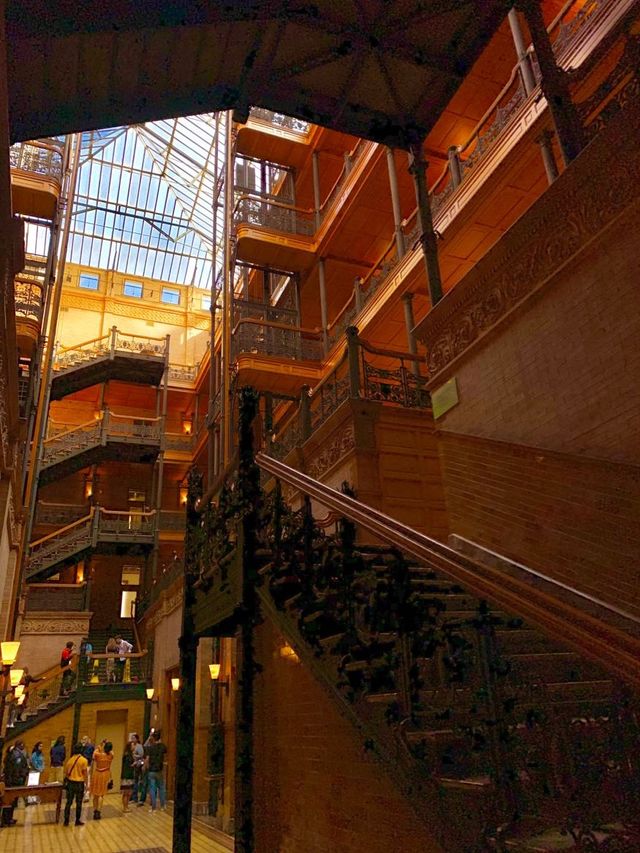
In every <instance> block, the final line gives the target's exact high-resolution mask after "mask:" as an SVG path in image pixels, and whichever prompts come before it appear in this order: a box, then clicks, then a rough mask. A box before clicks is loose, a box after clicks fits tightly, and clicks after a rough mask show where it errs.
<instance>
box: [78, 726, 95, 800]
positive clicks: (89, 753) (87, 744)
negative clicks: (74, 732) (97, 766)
mask: <svg viewBox="0 0 640 853" xmlns="http://www.w3.org/2000/svg"><path fill="white" fill-rule="evenodd" d="M80 743H81V744H82V754H83V755H84V757H85V758H86V759H87V765H88V775H87V784H86V785H85V789H84V801H85V803H86V802H87V801H88V800H89V786H90V784H91V762H92V761H93V753H94V750H95V746H94V745H93V744H92V743H91V738H90V737H89V736H88V735H83V736H82V737H81V739H80Z"/></svg>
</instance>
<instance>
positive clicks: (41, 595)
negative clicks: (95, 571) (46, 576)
mask: <svg viewBox="0 0 640 853" xmlns="http://www.w3.org/2000/svg"><path fill="white" fill-rule="evenodd" d="M26 607H27V612H28V613H29V612H34V611H55V612H57V613H63V612H65V611H69V612H74V611H76V612H82V611H83V610H86V608H87V585H86V583H73V584H68V583H33V584H29V585H28V587H27V603H26Z"/></svg>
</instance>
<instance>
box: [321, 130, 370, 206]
mask: <svg viewBox="0 0 640 853" xmlns="http://www.w3.org/2000/svg"><path fill="white" fill-rule="evenodd" d="M376 147H377V145H376V143H374V142H369V141H368V140H366V139H359V140H358V141H357V143H356V145H355V147H354V148H353V149H352V150H351V151H349V152H348V153H347V154H345V163H344V167H343V169H342V172H341V173H340V175H339V176H338V179H337V180H336V182H335V184H334V185H333V187H332V188H331V190H330V191H329V194H328V195H327V197H326V198H325V200H324V201H323V202H322V206H321V208H320V210H319V211H318V213H319V216H320V221H321V222H323V221H324V220H325V219H326V218H327V217H328V215H329V213H330V212H331V208H332V206H333V203H334V202H335V200H336V198H337V197H338V196H339V195H340V193H341V192H342V191H343V189H344V188H345V185H346V183H347V181H348V180H349V175H350V174H351V172H352V171H353V168H354V166H356V165H357V164H358V163H359V162H360V160H361V159H362V158H363V157H364V155H365V154H366V153H370V152H372V151H374V150H375V148H376Z"/></svg>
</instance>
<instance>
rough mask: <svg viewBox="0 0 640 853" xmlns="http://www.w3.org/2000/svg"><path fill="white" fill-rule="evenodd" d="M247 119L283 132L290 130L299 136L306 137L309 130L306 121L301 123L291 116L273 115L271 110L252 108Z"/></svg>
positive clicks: (309, 126) (309, 127)
mask: <svg viewBox="0 0 640 853" xmlns="http://www.w3.org/2000/svg"><path fill="white" fill-rule="evenodd" d="M249 118H251V119H257V120H258V121H264V122H267V123H268V124H271V125H273V126H274V127H278V128H282V129H283V130H291V131H293V132H294V133H299V134H300V135H301V136H307V135H308V133H309V130H310V129H311V125H310V124H309V122H308V121H302V119H299V118H293V117H292V116H285V115H282V113H274V112H273V110H265V109H263V108H262V107H252V108H251V111H250V112H249Z"/></svg>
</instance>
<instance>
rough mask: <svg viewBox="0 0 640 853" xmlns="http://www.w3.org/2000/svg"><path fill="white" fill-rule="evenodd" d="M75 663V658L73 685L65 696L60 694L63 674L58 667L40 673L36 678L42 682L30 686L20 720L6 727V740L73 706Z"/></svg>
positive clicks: (75, 661)
mask: <svg viewBox="0 0 640 853" xmlns="http://www.w3.org/2000/svg"><path fill="white" fill-rule="evenodd" d="M77 663H78V662H77V658H76V659H74V661H73V663H72V670H73V672H74V680H73V684H72V686H71V689H70V690H68V692H67V693H66V694H65V695H63V694H62V692H61V691H62V674H63V673H62V670H61V669H60V666H59V665H56V666H53V667H51V668H50V669H48V670H46V672H43V673H40V675H39V676H38V677H39V678H41V679H42V680H41V681H38V682H37V683H36V684H32V685H31V688H30V690H29V697H28V699H27V701H26V703H25V704H24V706H23V708H22V715H21V719H20V720H16V722H15V723H14V725H13V726H9V727H7V735H6V738H7V740H9V739H13V738H15V737H17V736H18V735H22V734H23V732H25V731H27V730H28V729H31V728H33V727H34V726H36V725H38V724H39V723H41V722H43V721H44V720H46V719H48V718H49V717H52V716H54V715H55V714H58V713H59V712H60V711H62V710H64V709H65V708H68V707H70V706H71V705H73V703H74V702H75V699H76V689H77V678H76V676H77Z"/></svg>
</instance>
